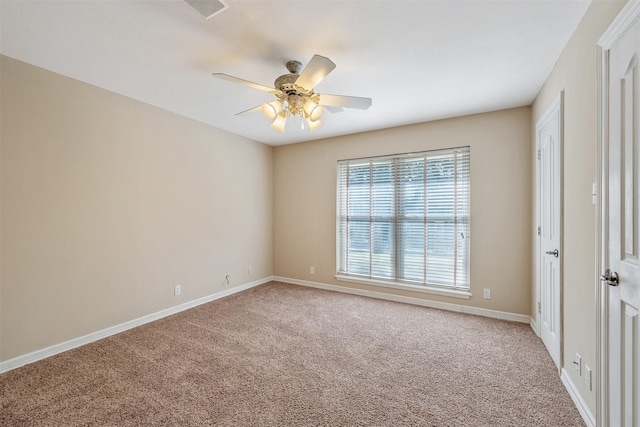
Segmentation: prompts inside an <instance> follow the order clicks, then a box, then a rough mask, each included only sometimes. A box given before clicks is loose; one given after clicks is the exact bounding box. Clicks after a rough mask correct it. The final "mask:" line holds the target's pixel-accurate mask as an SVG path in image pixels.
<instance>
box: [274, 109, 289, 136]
mask: <svg viewBox="0 0 640 427" xmlns="http://www.w3.org/2000/svg"><path fill="white" fill-rule="evenodd" d="M285 123H287V115H286V114H282V113H280V114H278V115H277V116H276V118H275V120H274V121H273V123H271V128H272V129H274V130H277V131H278V132H282V133H284V125H285Z"/></svg>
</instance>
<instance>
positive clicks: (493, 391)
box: [0, 283, 584, 426]
mask: <svg viewBox="0 0 640 427" xmlns="http://www.w3.org/2000/svg"><path fill="white" fill-rule="evenodd" d="M0 386H1V387H2V394H1V398H2V402H1V405H2V406H1V408H0V409H1V411H0V425H2V426H31V425H43V426H45V425H46V426H75V425H97V426H163V425H169V426H200V425H225V426H231V425H233V426H405V425H412V426H582V425H584V424H583V422H582V420H581V418H580V415H579V414H578V412H577V410H576V409H575V407H574V405H573V403H572V402H571V400H570V398H569V396H568V394H567V392H566V390H565V389H564V388H563V386H562V384H561V382H560V379H559V378H558V375H557V372H556V369H555V367H554V365H553V362H552V361H551V359H550V357H549V355H548V354H547V353H546V352H545V349H544V347H543V345H542V343H541V341H540V340H539V339H538V338H537V337H536V336H535V334H534V333H533V332H532V331H531V329H530V328H529V326H528V325H524V324H518V323H511V322H505V321H499V320H493V319H487V318H483V317H478V316H470V315H463V314H458V313H450V312H445V311H439V310H433V309H428V308H424V307H417V306H411V305H406V304H399V303H393V302H387V301H380V300H375V299H369V298H363V297H357V296H351V295H345V294H339V293H334V292H327V291H322V290H317V289H311V288H304V287H299V286H293V285H286V284H281V283H270V284H266V285H262V286H259V287H257V288H253V289H251V290H248V291H245V292H242V293H239V294H236V295H233V296H230V297H227V298H224V299H222V300H219V301H214V302H212V303H209V304H205V305H202V306H199V307H196V308H194V309H192V310H189V311H186V312H182V313H179V314H177V315H174V316H171V317H169V318H165V319H162V320H160V321H157V322H154V323H151V324H147V325H144V326H141V327H139V328H136V329H133V330H130V331H127V332H124V333H122V334H119V335H116V336H113V337H110V338H107V339H104V340H101V341H99V342H96V343H93V344H90V345H87V346H84V347H82V348H78V349H75V350H72V351H68V352H66V353H63V354H60V355H57V356H54V357H51V358H49V359H46V360H43V361H40V362H37V363H34V364H31V365H27V366H25V367H22V368H19V369H16V370H13V371H10V372H7V373H5V374H3V375H2V376H0Z"/></svg>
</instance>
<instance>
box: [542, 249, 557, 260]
mask: <svg viewBox="0 0 640 427" xmlns="http://www.w3.org/2000/svg"><path fill="white" fill-rule="evenodd" d="M545 254H547V255H553V256H554V257H556V258H558V256H559V254H560V253H559V252H558V250H557V249H554V250H552V251H546V252H545Z"/></svg>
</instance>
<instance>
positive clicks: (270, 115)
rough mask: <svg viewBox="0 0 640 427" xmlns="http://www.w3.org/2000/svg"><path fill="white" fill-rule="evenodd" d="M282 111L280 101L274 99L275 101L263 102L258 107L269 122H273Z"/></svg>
mask: <svg viewBox="0 0 640 427" xmlns="http://www.w3.org/2000/svg"><path fill="white" fill-rule="evenodd" d="M280 110H282V101H281V100H279V99H276V100H275V101H271V102H265V103H264V104H262V105H261V106H260V111H262V114H263V115H264V116H265V117H266V118H267V120H269V121H270V122H272V121H274V120H275V119H276V117H278V113H279V112H280Z"/></svg>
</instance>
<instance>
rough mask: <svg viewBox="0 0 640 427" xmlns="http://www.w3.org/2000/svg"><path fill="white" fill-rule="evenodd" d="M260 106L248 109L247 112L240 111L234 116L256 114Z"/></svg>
mask: <svg viewBox="0 0 640 427" xmlns="http://www.w3.org/2000/svg"><path fill="white" fill-rule="evenodd" d="M261 107H262V105H258V106H257V107H253V108H249V109H248V110H244V111H240V112H239V113H236V116H248V115H249V114H253V113H257V112H258V111H260V108H261Z"/></svg>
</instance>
